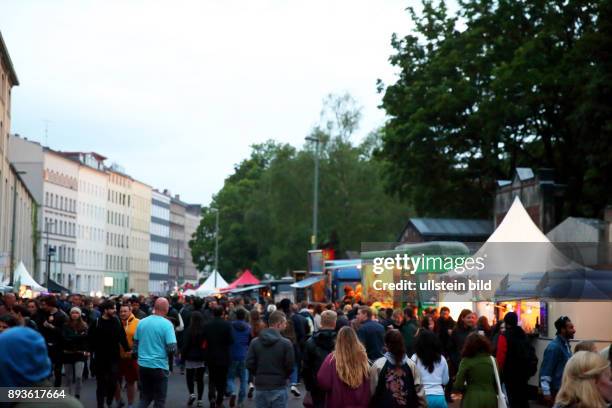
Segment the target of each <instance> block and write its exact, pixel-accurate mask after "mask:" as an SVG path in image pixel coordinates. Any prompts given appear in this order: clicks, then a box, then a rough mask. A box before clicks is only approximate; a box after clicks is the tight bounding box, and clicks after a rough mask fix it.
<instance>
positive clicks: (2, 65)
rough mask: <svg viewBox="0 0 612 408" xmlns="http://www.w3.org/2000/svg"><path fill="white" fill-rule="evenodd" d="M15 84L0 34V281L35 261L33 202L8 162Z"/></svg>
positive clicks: (35, 219)
mask: <svg viewBox="0 0 612 408" xmlns="http://www.w3.org/2000/svg"><path fill="white" fill-rule="evenodd" d="M17 85H19V80H18V79H17V75H16V73H15V70H14V68H13V64H12V62H11V58H10V56H9V53H8V50H7V47H6V45H5V43H4V39H3V38H2V34H1V33H0V279H1V280H2V281H8V280H9V278H10V271H11V270H13V271H14V270H15V267H16V266H17V264H18V263H19V261H23V262H24V264H25V266H26V268H27V269H28V270H29V271H32V270H33V269H34V267H35V259H36V240H37V235H36V221H37V216H36V212H37V203H36V200H35V198H34V196H33V194H32V193H31V191H30V190H29V189H28V188H27V187H26V185H25V183H24V182H23V179H22V176H23V175H24V174H22V172H21V171H20V170H19V169H17V168H16V167H14V166H13V165H11V163H10V161H9V131H10V129H11V90H12V87H13V86H17Z"/></svg>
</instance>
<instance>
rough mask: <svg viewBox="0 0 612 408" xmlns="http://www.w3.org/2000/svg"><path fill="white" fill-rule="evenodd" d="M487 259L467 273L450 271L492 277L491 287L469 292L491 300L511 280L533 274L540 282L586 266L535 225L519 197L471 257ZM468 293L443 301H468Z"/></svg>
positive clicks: (471, 275) (450, 294)
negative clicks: (553, 273) (549, 274)
mask: <svg viewBox="0 0 612 408" xmlns="http://www.w3.org/2000/svg"><path fill="white" fill-rule="evenodd" d="M472 258H474V259H478V258H481V259H484V262H483V263H484V268H483V269H480V270H471V271H468V272H467V273H463V274H461V273H458V272H457V271H456V270H455V271H452V272H449V276H450V277H451V278H457V277H460V276H466V275H469V277H470V278H471V279H472V280H474V279H482V280H485V281H488V280H491V283H492V287H491V290H487V291H479V292H472V293H470V295H471V296H473V297H474V300H475V299H476V298H478V299H479V300H483V299H492V298H493V296H494V294H495V291H496V290H498V289H499V288H500V287H501V286H504V285H506V284H507V283H508V281H518V280H520V279H521V278H523V277H525V276H530V275H531V276H533V277H534V278H535V280H536V282H538V281H539V280H540V279H539V278H541V277H542V276H543V275H544V274H545V273H546V272H551V271H570V270H576V269H584V266H582V265H580V264H578V263H576V262H574V261H572V260H570V259H569V258H567V257H566V256H565V255H563V254H562V253H561V252H560V251H559V250H558V249H557V248H556V247H555V246H554V245H553V244H552V243H551V242H550V241H549V240H548V238H547V237H546V235H544V234H543V233H542V231H540V229H539V228H538V227H537V226H536V225H535V224H534V222H533V220H532V219H531V217H530V216H529V214H528V213H527V211H526V210H525V207H523V204H522V203H521V200H520V199H519V198H518V197H516V198H515V199H514V202H513V203H512V206H511V207H510V209H509V210H508V212H507V213H506V216H505V217H504V219H503V221H502V222H501V224H499V226H498V227H497V228H496V229H495V231H494V232H493V234H491V236H490V237H489V239H488V240H487V242H485V243H484V244H483V245H482V247H480V249H479V250H478V251H476V253H475V254H474V255H473V256H472ZM467 297H468V296H466V294H459V295H458V294H453V293H447V295H446V296H445V297H444V301H447V302H448V301H465V300H468V299H467Z"/></svg>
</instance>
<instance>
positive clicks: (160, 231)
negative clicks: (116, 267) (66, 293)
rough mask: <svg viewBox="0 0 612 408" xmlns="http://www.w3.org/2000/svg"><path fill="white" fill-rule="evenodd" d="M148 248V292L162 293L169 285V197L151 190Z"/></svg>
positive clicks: (170, 283)
mask: <svg viewBox="0 0 612 408" xmlns="http://www.w3.org/2000/svg"><path fill="white" fill-rule="evenodd" d="M149 245H150V249H149V292H151V293H155V294H164V293H165V292H167V291H168V289H169V288H170V287H171V285H172V282H171V281H170V275H169V263H170V256H169V255H170V197H169V196H168V195H166V194H163V193H160V192H159V191H157V190H153V191H152V194H151V223H150V243H149Z"/></svg>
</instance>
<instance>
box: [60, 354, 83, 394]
mask: <svg viewBox="0 0 612 408" xmlns="http://www.w3.org/2000/svg"><path fill="white" fill-rule="evenodd" d="M83 367H85V362H84V361H75V362H74V363H72V364H64V372H65V373H66V387H67V388H68V394H70V395H81V384H83ZM73 383H74V387H73V385H72V384H73Z"/></svg>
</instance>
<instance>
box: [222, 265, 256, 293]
mask: <svg viewBox="0 0 612 408" xmlns="http://www.w3.org/2000/svg"><path fill="white" fill-rule="evenodd" d="M258 284H259V279H257V278H256V277H255V276H254V275H253V274H252V273H251V271H250V270H248V269H245V271H244V272H243V273H242V275H240V277H239V278H238V279H236V280H235V281H233V282H232V283H230V285H229V286H228V287H227V288H223V290H224V291H227V290H231V289H234V288H237V287H239V286H250V285H258Z"/></svg>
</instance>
